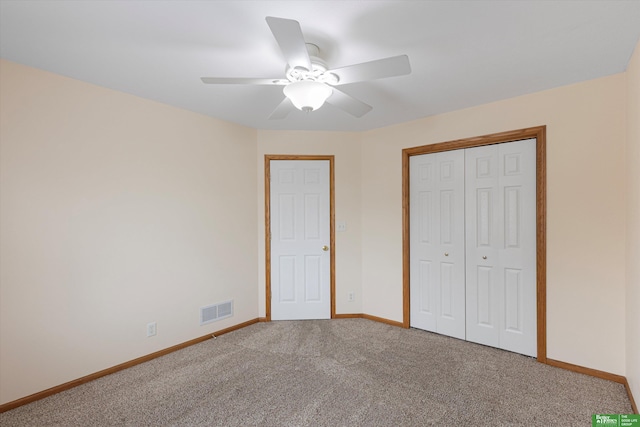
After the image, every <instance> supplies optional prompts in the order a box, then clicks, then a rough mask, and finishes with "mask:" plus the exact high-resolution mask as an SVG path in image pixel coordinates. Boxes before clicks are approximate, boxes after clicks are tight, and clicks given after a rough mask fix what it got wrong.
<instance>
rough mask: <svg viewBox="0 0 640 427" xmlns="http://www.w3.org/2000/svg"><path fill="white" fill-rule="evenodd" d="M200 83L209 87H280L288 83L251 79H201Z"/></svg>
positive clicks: (280, 80) (278, 80)
mask: <svg viewBox="0 0 640 427" xmlns="http://www.w3.org/2000/svg"><path fill="white" fill-rule="evenodd" d="M200 80H202V83H206V84H209V85H276V86H282V85H286V84H287V83H289V81H288V80H282V79H253V78H244V77H240V78H236V77H201V78H200Z"/></svg>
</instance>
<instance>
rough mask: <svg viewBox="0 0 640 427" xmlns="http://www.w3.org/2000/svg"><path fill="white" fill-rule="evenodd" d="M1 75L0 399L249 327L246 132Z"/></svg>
mask: <svg viewBox="0 0 640 427" xmlns="http://www.w3.org/2000/svg"><path fill="white" fill-rule="evenodd" d="M0 76H1V80H0V123H1V134H0V142H1V145H0V161H1V163H0V197H1V199H0V202H1V203H0V234H1V235H2V240H1V243H0V257H1V260H0V262H1V266H2V269H1V273H0V340H1V341H0V379H1V381H0V384H1V387H0V403H5V402H8V401H13V400H15V399H18V398H21V397H24V396H26V395H29V394H32V393H35V392H39V391H42V390H44V389H47V388H49V387H52V386H56V385H59V384H62V383H64V382H67V381H70V380H74V379H76V378H79V377H82V376H84V375H87V374H91V373H94V372H97V371H99V370H102V369H105V368H108V367H111V366H114V365H116V364H119V363H122V362H126V361H129V360H132V359H134V358H136V357H139V356H143V355H147V354H149V353H152V352H154V351H157V350H161V349H164V348H167V347H170V346H172V345H175V344H178V343H181V342H184V341H187V340H190V339H193V338H196V337H200V336H203V335H206V334H208V333H211V332H213V331H216V330H219V329H222V328H224V327H228V326H230V325H234V324H237V323H240V322H243V321H246V320H248V319H254V318H256V317H257V314H258V313H257V293H256V291H255V289H256V281H257V275H258V273H257V269H256V262H255V255H254V254H255V253H256V251H257V237H256V234H255V232H253V230H255V229H256V227H257V226H256V221H257V218H256V211H257V208H256V198H255V194H256V191H257V189H256V182H257V178H256V168H255V155H256V154H255V140H256V131H255V130H252V129H248V128H243V127H240V126H236V125H231V124H228V123H225V122H222V121H219V120H216V119H212V118H208V117H205V116H202V115H198V114H195V113H191V112H187V111H184V110H180V109H176V108H172V107H168V106H166V105H162V104H158V103H155V102H152V101H148V100H143V99H140V98H136V97H134V96H130V95H126V94H123V93H119V92H116V91H112V90H108V89H104V88H100V87H96V86H92V85H89V84H85V83H82V82H79V81H77V80H72V79H68V78H65V77H61V76H58V75H54V74H50V73H46V72H43V71H39V70H36V69H33V68H28V67H25V66H21V65H17V64H14V63H10V62H6V61H2V62H0ZM247 230H250V232H247ZM228 299H233V300H234V302H235V307H234V308H235V315H234V316H233V317H232V318H230V319H225V320H221V321H219V322H215V323H213V324H209V325H206V326H199V308H200V307H201V306H204V305H208V304H212V303H217V302H221V301H224V300H228ZM151 321H156V322H157V328H158V334H157V336H155V337H152V338H146V324H147V323H148V322H151Z"/></svg>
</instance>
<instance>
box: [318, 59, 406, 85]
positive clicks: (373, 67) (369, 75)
mask: <svg viewBox="0 0 640 427" xmlns="http://www.w3.org/2000/svg"><path fill="white" fill-rule="evenodd" d="M329 71H330V72H331V73H333V74H335V75H336V76H338V78H339V79H340V80H339V81H338V83H337V84H338V85H344V84H348V83H355V82H362V81H365V80H376V79H383V78H385V77H394V76H403V75H405V74H409V73H411V65H410V64H409V57H408V56H407V55H398V56H392V57H390V58H384V59H377V60H375V61H369V62H363V63H362V64H356V65H348V66H346V67H342V68H336V69H335V70H329Z"/></svg>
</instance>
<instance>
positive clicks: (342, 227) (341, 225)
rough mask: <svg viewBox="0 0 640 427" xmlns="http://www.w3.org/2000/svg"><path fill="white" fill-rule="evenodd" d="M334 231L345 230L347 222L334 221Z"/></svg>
mask: <svg viewBox="0 0 640 427" xmlns="http://www.w3.org/2000/svg"><path fill="white" fill-rule="evenodd" d="M336 231H340V232H341V231H347V222H346V221H338V222H337V223H336Z"/></svg>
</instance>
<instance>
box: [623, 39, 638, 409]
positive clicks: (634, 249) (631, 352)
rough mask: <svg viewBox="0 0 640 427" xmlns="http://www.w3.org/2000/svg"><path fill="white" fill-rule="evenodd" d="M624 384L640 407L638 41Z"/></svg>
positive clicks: (631, 115)
mask: <svg viewBox="0 0 640 427" xmlns="http://www.w3.org/2000/svg"><path fill="white" fill-rule="evenodd" d="M626 158H627V165H626V166H627V194H628V200H627V295H626V300H627V301H626V302H627V381H628V382H629V386H630V387H631V390H632V392H633V396H634V398H635V401H636V404H640V261H639V260H640V42H638V44H637V45H636V50H635V52H634V55H633V57H632V58H631V62H630V63H629V66H628V68H627V153H626Z"/></svg>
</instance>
